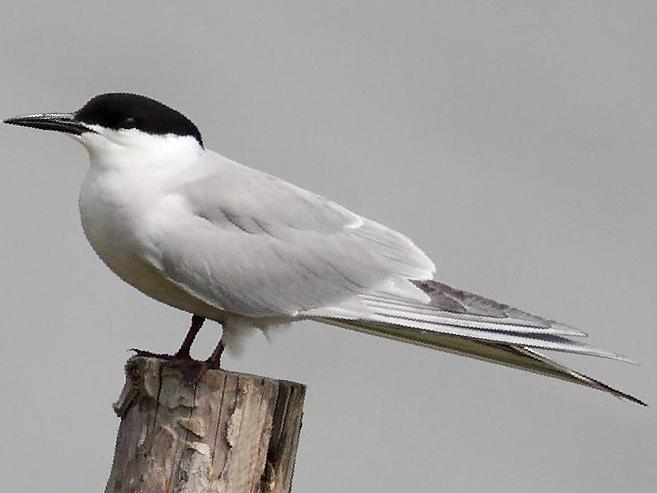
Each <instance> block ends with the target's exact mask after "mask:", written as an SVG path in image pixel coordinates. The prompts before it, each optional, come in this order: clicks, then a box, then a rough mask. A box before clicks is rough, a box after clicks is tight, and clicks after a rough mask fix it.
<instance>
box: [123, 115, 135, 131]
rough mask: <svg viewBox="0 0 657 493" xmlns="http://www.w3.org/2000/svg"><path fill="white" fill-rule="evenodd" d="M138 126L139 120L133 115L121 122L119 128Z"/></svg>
mask: <svg viewBox="0 0 657 493" xmlns="http://www.w3.org/2000/svg"><path fill="white" fill-rule="evenodd" d="M136 126H137V121H136V120H135V119H134V118H133V117H131V116H129V117H128V118H126V119H125V120H123V121H122V122H121V123H119V128H135V127H136Z"/></svg>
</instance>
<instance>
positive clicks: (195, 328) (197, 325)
mask: <svg viewBox="0 0 657 493" xmlns="http://www.w3.org/2000/svg"><path fill="white" fill-rule="evenodd" d="M203 322H205V318H203V317H201V316H200V315H193V316H192V325H191V326H190V327H189V330H188V331H187V335H186V336H185V340H184V341H183V343H182V345H181V346H180V349H178V351H176V353H175V354H160V353H152V352H151V351H144V350H143V349H135V348H132V349H131V351H134V352H135V353H136V354H137V356H146V357H149V358H160V359H167V360H178V361H191V360H192V356H191V355H190V353H189V350H190V349H191V348H192V343H193V342H194V339H196V336H197V335H198V333H199V331H200V330H201V327H203ZM213 354H214V353H213ZM211 357H212V356H211ZM219 357H221V355H219Z"/></svg>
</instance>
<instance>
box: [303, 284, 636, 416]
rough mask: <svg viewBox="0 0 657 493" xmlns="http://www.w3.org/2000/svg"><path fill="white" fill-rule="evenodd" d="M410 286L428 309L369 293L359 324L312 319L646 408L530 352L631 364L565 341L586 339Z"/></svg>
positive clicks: (464, 296)
mask: <svg viewBox="0 0 657 493" xmlns="http://www.w3.org/2000/svg"><path fill="white" fill-rule="evenodd" d="M415 284H416V286H417V287H419V288H420V289H422V290H423V291H424V292H425V293H426V294H427V295H428V296H429V297H430V299H431V301H430V302H429V303H427V304H421V303H418V302H416V301H411V300H407V299H404V298H398V297H394V296H391V295H389V294H382V293H369V294H366V295H362V296H361V300H362V301H363V302H364V304H365V305H366V306H367V307H368V308H369V310H370V314H369V315H368V316H367V317H365V318H359V319H351V318H336V317H326V316H324V317H315V318H316V319H317V320H320V321H323V322H326V323H329V324H332V325H337V326H340V327H345V328H348V329H352V330H356V331H358V332H364V333H367V334H372V335H377V336H381V337H386V338H389V339H395V340H398V341H403V342H408V343H411V344H416V345H419V346H425V347H430V348H433V349H438V350H442V351H447V352H453V353H457V354H461V355H465V356H469V357H473V358H478V359H481V360H485V361H489V362H493V363H498V364H502V365H506V366H511V367H513V368H519V369H522V370H526V371H530V372H534V373H539V374H541V375H546V376H550V377H554V378H559V379H562V380H566V381H569V382H573V383H577V384H580V385H584V386H587V387H591V388H595V389H598V390H601V391H604V392H608V393H610V394H612V395H615V396H616V397H620V398H622V399H626V400H629V401H632V402H635V403H637V404H641V405H644V406H645V405H646V404H645V403H644V402H642V401H641V400H639V399H637V398H636V397H633V396H631V395H629V394H626V393H624V392H621V391H620V390H616V389H614V388H612V387H610V386H608V385H606V384H604V383H602V382H600V381H598V380H594V379H593V378H590V377H588V376H586V375H583V374H581V373H578V372H576V371H573V370H571V369H569V368H566V367H565V366H562V365H560V364H559V363H556V362H554V361H552V360H550V359H548V358H546V357H545V356H543V355H542V354H540V353H538V352H537V351H536V349H548V350H555V351H562V352H569V353H575V354H585V355H591V356H600V357H605V358H611V359H616V360H621V361H627V362H632V361H631V360H629V359H627V358H625V357H623V356H621V355H618V354H615V353H610V352H608V351H604V350H602V349H598V348H595V347H593V346H590V345H588V344H584V343H582V342H580V341H576V340H572V339H569V338H568V337H566V336H584V335H586V334H584V333H583V332H581V331H579V330H577V329H575V328H573V327H570V326H567V325H564V324H560V323H557V322H555V321H553V320H549V319H546V318H542V317H538V316H536V315H532V314H530V313H527V312H524V311H521V310H518V309H516V308H512V307H510V306H508V305H504V304H502V303H498V302H496V301H493V300H490V299H488V298H484V297H482V296H479V295H476V294H473V293H468V292H467V291H462V290H458V289H455V288H452V287H451V286H448V285H447V284H444V283H441V282H438V281H416V282H415Z"/></svg>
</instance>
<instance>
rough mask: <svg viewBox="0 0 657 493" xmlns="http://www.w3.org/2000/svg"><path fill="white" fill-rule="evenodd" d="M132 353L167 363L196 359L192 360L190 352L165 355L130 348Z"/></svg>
mask: <svg viewBox="0 0 657 493" xmlns="http://www.w3.org/2000/svg"><path fill="white" fill-rule="evenodd" d="M130 351H133V352H134V353H135V355H136V356H143V357H145V358H157V359H163V360H166V361H195V360H194V358H192V357H191V356H190V354H189V353H188V352H180V351H178V352H177V353H175V354H165V353H153V352H151V351H145V350H144V349H137V348H130Z"/></svg>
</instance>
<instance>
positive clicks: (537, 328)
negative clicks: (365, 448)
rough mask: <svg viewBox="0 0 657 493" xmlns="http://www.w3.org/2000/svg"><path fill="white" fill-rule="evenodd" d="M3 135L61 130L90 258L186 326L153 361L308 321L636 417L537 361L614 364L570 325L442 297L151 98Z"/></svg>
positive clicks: (385, 250) (369, 229) (368, 231)
mask: <svg viewBox="0 0 657 493" xmlns="http://www.w3.org/2000/svg"><path fill="white" fill-rule="evenodd" d="M5 123H9V124H13V125H21V126H25V127H34V128H38V129H43V130H54V131H57V132H62V133H65V134H67V135H69V136H72V137H73V138H74V139H76V140H77V141H78V142H80V143H81V144H82V145H83V146H84V147H85V148H86V150H87V151H88V154H89V158H90V159H89V160H90V166H89V170H88V172H87V174H86V177H85V179H84V182H83V184H82V187H81V190H80V196H79V209H80V217H81V223H82V228H83V230H84V233H85V235H86V237H87V239H88V241H89V243H90V244H91V246H92V248H93V249H94V251H95V252H96V254H97V255H98V256H99V257H100V259H101V260H102V261H103V262H104V263H105V264H106V265H107V266H108V267H109V268H110V269H111V270H112V271H113V272H114V273H115V274H116V275H118V276H119V277H120V278H121V279H122V280H124V281H125V282H127V283H128V284H130V285H131V286H134V287H135V288H136V289H138V290H139V291H141V292H142V293H144V294H146V295H147V296H149V297H151V298H154V299H156V300H158V301H160V302H162V303H166V304H167V305H170V306H172V307H175V308H178V309H180V310H184V311H185V312H188V313H190V314H192V323H191V326H190V328H189V331H188V333H187V335H186V337H185V339H184V341H183V343H182V346H181V347H180V349H179V350H178V351H177V352H176V353H175V354H173V355H170V356H167V357H168V358H171V359H174V360H189V359H191V356H190V347H191V345H192V343H193V341H194V338H195V337H196V335H197V333H198V331H199V330H200V328H201V326H202V324H203V322H204V320H205V319H210V320H214V321H216V322H219V323H220V324H221V326H222V337H221V340H220V341H219V343H218V344H217V346H216V348H215V350H214V351H213V352H212V355H211V356H210V358H209V359H208V361H207V364H208V365H210V366H213V367H218V365H219V361H220V357H221V354H222V352H223V350H224V347H228V348H229V349H230V348H231V347H236V346H239V340H240V336H241V335H243V334H244V333H245V332H246V331H247V329H248V328H259V329H262V330H267V329H271V328H272V327H275V326H278V325H282V324H289V323H291V322H295V321H300V320H314V321H319V322H323V323H328V324H331V325H335V326H339V327H344V328H347V329H352V330H355V331H358V332H363V333H367V334H371V335H376V336H381V337H386V338H390V339H395V340H397V341H403V342H407V343H412V344H416V345H419V346H425V347H429V348H434V349H438V350H442V351H447V352H453V353H457V354H460V355H464V356H469V357H474V358H478V359H482V360H486V361H489V362H493V363H498V364H502V365H507V366H511V367H514V368H519V369H522V370H527V371H530V372H535V373H539V374H542V375H547V376H550V377H556V378H560V379H563V380H567V381H570V382H574V383H578V384H581V385H584V386H587V387H592V388H594V389H598V390H602V391H605V392H608V393H610V394H613V395H614V396H616V397H620V398H623V399H627V400H630V401H633V402H635V403H638V404H642V405H645V403H643V402H642V401H641V400H639V399H637V398H636V397H633V396H631V395H629V394H627V393H624V392H621V391H620V390H617V389H614V388H612V387H610V386H608V385H606V384H605V383H602V382H600V381H598V380H595V379H593V378H590V377H588V376H586V375H583V374H581V373H578V372H576V371H573V370H571V369H569V368H566V367H565V366H562V365H561V364H559V363H556V362H554V361H552V360H550V359H548V358H547V357H545V356H544V355H543V354H542V353H541V352H539V351H542V350H554V351H562V352H568V353H576V354H582V355H592V356H600V357H606V358H611V359H617V360H626V358H624V357H622V356H620V355H618V354H615V353H611V352H608V351H604V350H601V349H598V348H595V347H593V346H590V345H588V344H584V343H582V342H581V341H579V340H578V339H577V338H579V337H582V336H585V335H586V334H585V333H583V332H581V331H579V330H577V329H575V328H573V327H570V326H568V325H565V324H561V323H557V322H555V321H553V320H550V319H547V318H543V317H539V316H536V315H532V314H529V313H527V312H524V311H521V310H518V309H515V308H512V307H510V306H507V305H505V304H502V303H498V302H496V301H493V300H491V299H487V298H485V297H483V296H479V295H476V294H473V293H469V292H466V291H463V290H460V289H456V288H453V287H450V286H448V285H447V284H445V283H443V282H441V281H440V280H438V279H436V277H435V273H436V269H435V266H434V263H433V262H432V261H431V260H430V259H429V258H428V257H427V256H426V255H425V254H424V253H423V252H422V251H421V250H420V249H419V248H418V247H417V246H415V244H414V243H413V242H412V241H411V240H410V239H408V238H407V237H406V236H404V235H402V234H401V233H398V232H397V231H394V230H393V229H391V228H388V227H386V226H384V225H382V224H379V223H377V222H374V221H372V220H370V219H367V218H365V217H362V216H360V215H358V214H356V213H354V212H352V211H350V210H348V209H346V208H345V207H342V206H341V205H339V204H337V203H335V202H332V201H330V200H328V199H326V198H324V197H321V196H320V195H317V194H315V193H312V192H310V191H307V190H304V189H302V188H299V187H297V186H294V185H292V184H290V183H288V182H286V181H284V180H282V179H280V178H277V177H275V176H272V175H269V174H266V173H264V172H262V171H259V170H256V169H252V168H249V167H247V166H244V165H241V164H239V163H237V162H235V161H233V160H231V159H228V158H226V157H224V156H222V155H220V154H217V153H215V152H213V151H211V150H209V149H206V148H205V146H204V144H203V139H202V137H201V133H200V132H199V130H198V128H197V127H196V125H194V123H192V121H190V120H189V119H188V118H187V117H185V116H184V115H182V114H181V113H179V112H178V111H176V110H174V109H172V108H170V107H169V106H166V105H164V104H162V103H160V102H158V101H155V100H154V99H151V98H148V97H145V96H140V95H136V94H129V93H109V94H101V95H99V96H96V97H94V98H92V99H91V100H89V101H88V102H87V103H86V104H85V105H84V106H82V108H80V109H79V110H78V111H75V112H73V113H38V114H31V115H27V116H21V117H16V118H10V119H7V120H5ZM138 353H139V354H146V355H154V353H149V352H147V351H139V352H138ZM156 356H161V357H165V355H156Z"/></svg>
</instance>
